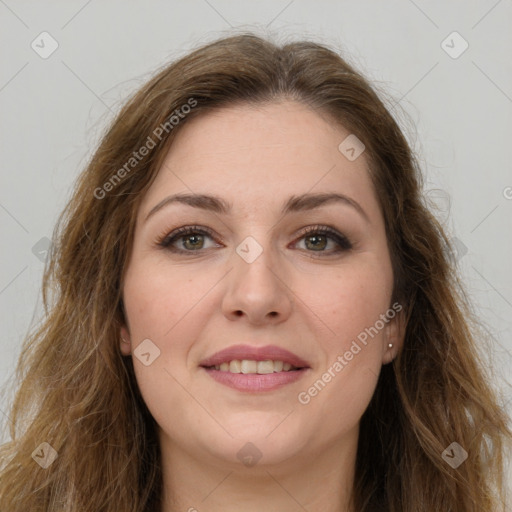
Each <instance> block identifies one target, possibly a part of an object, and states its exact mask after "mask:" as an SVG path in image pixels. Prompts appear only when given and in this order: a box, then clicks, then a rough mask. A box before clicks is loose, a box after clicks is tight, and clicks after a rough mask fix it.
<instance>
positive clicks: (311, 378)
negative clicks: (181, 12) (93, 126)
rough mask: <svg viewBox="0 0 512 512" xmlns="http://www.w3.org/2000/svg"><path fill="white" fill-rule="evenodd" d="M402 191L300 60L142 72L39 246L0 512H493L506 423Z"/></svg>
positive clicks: (450, 289)
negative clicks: (40, 271)
mask: <svg viewBox="0 0 512 512" xmlns="http://www.w3.org/2000/svg"><path fill="white" fill-rule="evenodd" d="M420 189H421V180H420V174H419V171H418V168H417V164H416V161H415V159H414V156H413V155H412V154H411V151H410V148H409V146H408V144H407V142H406V140H405V138H404V136H403V135H402V133H401V131H400V129H399V127H398V125H397V124H396V122H395V121H394V120H393V118H392V117H391V115H390V114H389V112H388V111H387V110H386V108H385V107H384V105H383V103H382V102H381V101H380V100H379V98H378V97H377V95H376V94H375V92H374V91H373V89H372V88H371V86H370V85H369V84H368V82H367V81H365V79H364V78H363V77H361V76H360V75H359V74H358V73H357V72H356V71H355V70H353V69H352V68H351V67H350V66H349V65H348V64H347V63H346V62H345V61H344V60H342V59H341V58H340V57H339V56H338V55H336V54H335V53H334V52H332V51H331V50H329V49H327V48H325V47H323V46H320V45H318V44H315V43H311V42H296V43H292V44H287V45H285V46H282V47H279V46H276V45H274V44H273V43H271V42H269V41H266V40H264V39H261V38H259V37H257V36H255V35H252V34H245V35H238V36H234V37H230V38H226V39H222V40H219V41H217V42H214V43H212V44H208V45H205V46H204V47H202V48H199V49H197V50H196V51H194V52H192V53H191V54H189V55H187V56H185V57H184V58H182V59H180V60H179V61H178V62H175V63H172V64H171V65H169V66H168V67H166V68H165V69H164V70H162V71H161V72H160V73H159V74H158V75H157V76H155V77H154V78H153V79H152V80H150V81H149V82H148V83H147V84H146V85H145V86H144V87H143V88H142V89H141V90H140V91H139V92H137V93H136V94H135V95H134V97H133V98H132V99H131V100H130V101H129V102H128V104H127V105H126V106H125V107H124V109H123V110H122V111H121V113H120V114H119V115H118V117H117V119H116V121H115V122H114V123H113V125H112V127H111V128H110V130H109V131H108V133H107V134H106V135H105V137H104V139H103V141H102V142H101V144H100V146H99V148H98V150H97V152H96V154H95V155H94V157H93V158H92V160H91V163H90V164H89V166H88V168H87V169H86V170H85V172H84V173H83V174H82V175H81V178H80V181H79V183H78V185H77V187H76V191H75V193H74V196H73V198H72V199H71V201H70V202H69V204H68V206H67V208H66V210H65V212H64V214H63V216H62V218H61V221H60V223H59V225H58V226H57V230H56V234H55V237H54V240H55V241H56V243H55V246H54V250H53V253H52V254H51V258H50V263H49V266H48V268H47V270H46V273H45V278H44V293H43V296H44V301H45V305H46V307H47V317H46V319H45V322H44V323H43V325H42V326H41V327H40V328H39V329H38V330H37V331H36V332H34V333H33V334H32V336H31V337H30V339H29V340H27V344H26V346H25V347H24V350H23V353H22V357H21V360H20V366H19V378H20V379H21V386H20V388H19V391H18V394H17V396H16V400H15V403H14V406H13V409H12V413H11V418H12V425H11V428H12V436H13V440H12V442H10V443H8V444H7V445H5V446H4V447H3V456H4V461H5V462H4V464H3V470H2V473H1V484H0V504H1V506H2V507H1V508H2V510H9V511H11V512H15V511H26V510H30V511H38V510H40V511H45V512H48V511H51V512H56V511H81V512H83V511H95V512H97V511H113V510H116V511H133V512H135V511H140V512H142V511H157V510H158V511H161V512H171V511H172V512H175V511H180V510H183V511H185V510H188V511H190V512H191V511H194V510H197V511H205V510H207V511H220V510H222V511H230V510H244V511H253V510H254V511H256V510H258V511H259V510H262V509H266V510H276V511H278V510H279V511H281V512H282V511H292V510H293V511H295V510H309V511H317V510H322V511H333V512H334V511H344V512H346V511H357V512H362V511H365V512H366V511H407V512H412V511H415V512H416V511H425V512H426V511H428V512H433V511H439V510H450V511H453V512H470V511H471V512H473V511H474V512H476V511H478V512H495V511H497V510H504V507H505V503H504V498H505V497H504V492H503V491H504V489H503V462H504V455H505V449H506V447H507V446H509V445H508V443H509V441H510V438H511V432H510V429H509V425H508V420H507V417H506V415H505V413H504V412H503V410H502V409H501V408H500V407H499V405H498V402H497V399H496V397H495V396H494V394H493V391H492V389H491V387H490V386H489V385H488V384H487V382H486V378H487V377H486V374H485V372H484V369H483V366H482V364H481V363H480V361H479V358H478V356H477V349H476V346H475V339H476V331H475V330H473V329H470V327H471V326H472V325H473V324H472V323H471V315H470V308H469V307H468V305H467V302H466V300H465V299H464V294H463V293H462V292H461V288H460V284H459V282H458V280H457V278H456V277H455V274H454V273H453V269H452V268H451V265H450V259H449V257H448V254H449V251H447V247H449V242H448V240H447V239H446V237H445V234H444V233H443V230H442V228H441V226H440V225H439V224H438V222H437V221H436V220H435V218H434V217H433V216H432V215H431V214H430V213H429V211H428V210H427V209H426V207H425V205H424V202H423V200H422V197H421V195H420ZM50 291H52V292H53V293H54V295H52V297H51V298H50V297H49V293H50ZM478 343H479V344H480V343H481V340H480V338H478Z"/></svg>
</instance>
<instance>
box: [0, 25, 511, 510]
mask: <svg viewBox="0 0 512 512" xmlns="http://www.w3.org/2000/svg"><path fill="white" fill-rule="evenodd" d="M283 99H285V100H292V101H297V102H301V103H303V104H305V105H307V106H309V107H310V108H311V109H314V111H316V112H318V113H319V114H320V115H323V116H326V118H327V119H329V120H330V121H332V122H333V123H337V124H339V125H341V126H343V127H344V128H346V129H348V130H350V132H351V133H354V134H356V135H357V137H358V138H359V139H360V140H361V141H362V142H363V143H364V144H365V146H366V152H365V155H366V158H367V159H368V163H369V172H370V175H371V179H372V182H373V185H374V187H375V190H376V191H377V195H378V198H379V201H380V206H381V209H382V213H383V216H384V220H385V227H386V233H387V239H388V244H389V248H390V255H391V260H392V266H393V272H394V289H393V299H392V300H393V301H398V302H399V303H400V304H401V305H402V306H403V308H404V315H405V319H406V329H405V341H404V345H403V348H402V350H401V351H400V353H399V354H398V356H397V358H396V359H395V360H394V361H393V363H392V364H389V365H386V366H384V367H383V369H382V372H381V374H380V377H379V381H378V383H377V388H376V391H375V394H374V396H373V398H372V401H371V403H370V405H369V407H368V408H367V410H366V411H365V413H364V415H363V417H362V419H361V425H360V437H359V446H358V452H357V460H356V473H355V483H354V489H353V504H354V509H355V510H356V511H357V512H376V511H385V512H413V511H414V512H434V511H436V512H437V511H440V510H443V511H450V512H497V511H498V510H502V509H503V510H504V508H505V484H504V463H505V449H506V447H507V446H509V443H510V440H511V437H512V434H511V430H510V424H509V418H508V417H507V415H506V414H505V412H504V409H503V408H502V407H501V406H500V404H499V398H498V396H497V393H496V391H495V390H494V389H493V387H492V386H491V385H490V384H489V382H490V378H489V375H488V370H489V367H488V365H486V364H485V363H484V361H483V358H482V352H479V350H480V351H481V350H482V345H481V343H482V342H483V341H484V334H483V332H480V330H479V329H478V325H479V324H478V323H477V321H476V320H475V314H474V312H473V310H472V307H471V305H470V302H469V300H468V299H467V296H466V295H465V292H464V291H463V287H462V285H461V282H460V279H459V278H458V277H457V272H456V268H455V265H454V262H453V261H452V259H451V258H450V251H449V250H447V248H448V249H449V248H450V242H449V239H448V238H447V235H446V234H445V232H444V231H443V227H442V225H441V224H440V223H439V222H438V221H437V219H436V218H435V216H434V215H433V214H432V213H431V208H429V207H428V205H427V203H426V200H425V198H424V197H423V196H422V176H421V172H420V169H419V164H418V162H417V159H416V157H415V155H414V154H413V153H412V151H411V148H410V146H409V144H408V142H407V140H406V138H405V136H404V134H403V133H402V131H401V129H400V128H399V125H398V123H397V121H396V120H395V119H394V118H393V116H392V115H391V113H390V111H389V110H388V108H386V107H385V105H384V101H383V100H382V99H380V97H379V95H378V94H377V92H376V88H374V87H373V86H371V85H370V83H369V82H368V81H367V80H366V79H365V78H364V77H363V76H361V74H360V73H358V72H357V71H356V70H354V69H353V67H352V66H351V65H349V64H348V63H347V62H346V61H345V60H344V59H343V58H342V57H341V56H340V55H339V54H338V53H337V52H336V51H334V50H332V49H330V48H328V47H327V46H325V45H323V44H319V43H315V42H309V41H298V42H289V43H287V44H283V45H278V44H276V43H274V42H271V41H270V40H268V39H265V38H262V37H259V36H257V35H255V34H252V33H243V34H237V35H232V36H230V37H225V38H222V39H220V40H217V41H215V42H213V43H209V44H205V45H203V46H201V47H199V48H197V49H195V50H194V51H192V52H190V53H188V54H187V55H185V56H184V57H182V58H180V59H178V60H176V61H175V62H173V63H171V64H169V65H167V66H165V68H163V69H162V70H159V71H158V73H157V74H156V75H155V76H154V77H153V78H151V79H150V80H149V81H148V82H147V83H146V84H145V85H143V87H142V88H140V90H138V91H137V92H136V93H135V94H134V95H133V96H132V97H131V98H130V99H129V100H128V101H127V103H126V104H125V106H124V107H123V108H122V109H121V110H120V112H119V114H118V115H117V117H116V119H115V120H114V122H113V123H112V124H111V126H110V127H109V128H108V130H107V131H106V133H105V134H104V136H103V138H102V140H101V142H100V144H99V146H98V148H97V150H96V152H95V154H94V155H93V157H92V159H91V160H90V163H89V164H88V165H87V166H86V168H85V170H84V171H83V172H82V173H81V174H80V176H79V178H78V181H77V183H76V186H75V188H74V191H73V195H72V197H71V199H70V201H69V202H68V204H67V206H66V208H65V210H64V211H63V212H62V214H61V216H60V217H59V220H58V222H57V225H56V227H55V231H54V236H53V242H54V243H53V247H52V250H51V251H50V253H49V256H48V260H47V265H46V267H45V272H44V277H43V290H42V296H43V303H44V308H45V315H44V318H43V320H42V321H41V322H40V324H39V325H38V326H36V327H34V328H33V329H31V331H30V332H29V334H28V335H27V337H26V339H25V341H24V344H23V347H22V353H21V356H20V360H19V363H18V367H17V372H16V379H17V382H18V383H19V385H18V389H17V392H16V396H15V397H14V400H13V402H12V406H11V409H10V411H9V412H10V422H9V425H10V437H11V439H10V441H9V442H7V443H5V444H4V445H3V446H2V448H1V456H2V467H1V469H0V508H1V510H5V511H7V510H8V511H9V512H26V511H28V510H30V512H64V511H66V512H112V511H114V510H116V511H119V512H149V511H154V510H158V507H159V504H160V497H161V492H162V477H161V460H160V452H159V445H158V440H157V435H156V424H155V422H154V420H153V418H152V417H151V415H150V413H149V411H148V409H147V408H146V406H145V404H144V401H143V400H142V398H141V395H140V393H139V391H138V387H137V383H136V380H135V375H134V370H133V366H132V359H131V358H130V357H123V356H122V355H121V353H120V349H119V342H118V340H119V330H120V327H121V325H122V324H123V323H124V312H123V304H122V297H121V286H120V284H121V282H122V278H123V273H124V271H125V269H126V265H127V262H128V260H129V257H130V251H131V246H132V242H133V235H134V227H135V215H136V213H137V210H138V206H139V204H140V201H141V198H142V197H143V195H144V193H145V192H146V191H147V190H148V188H149V186H150V185H151V183H152V182H153V180H154V178H155V176H156V173H157V172H158V170H159V168H160V166H161V163H162V161H163V159H164V158H165V156H166V154H167V152H168V150H169V147H170V145H171V144H172V141H173V139H174V135H175V134H176V133H177V132H178V131H179V130H180V129H181V128H182V127H183V126H184V125H185V124H186V123H187V122H189V120H190V119H192V118H195V117H196V116H198V115H201V114H202V113H205V112H207V111H211V110H212V109H218V108H222V107H223V106H229V105H233V104H251V105H255V104H262V103H267V104H268V103H272V102H277V101H281V100H283ZM194 101H195V102H196V104H195V105H194V106H193V108H189V109H185V108H184V107H183V106H184V105H187V104H188V105H191V104H192V102H194ZM183 112H186V113H187V115H179V114H180V113H183ZM173 115H174V116H175V117H176V116H177V115H178V117H179V122H178V123H174V122H171V121H170V119H171V117H172V116H173ZM159 127H160V131H157V129H158V128H159ZM160 132H161V133H160ZM156 133H159V135H160V137H157V136H156ZM148 137H151V139H152V140H153V142H155V147H153V148H151V149H150V150H149V151H148V153H147V154H146V155H145V156H144V157H143V158H140V160H139V159H137V162H136V163H134V162H133V161H132V160H130V159H133V158H134V153H137V152H138V151H139V150H140V148H141V147H142V146H144V145H146V146H148V140H149V139H148ZM157 139H158V140H157ZM137 154H139V153H137ZM127 162H131V163H130V164H129V165H127ZM132 164H133V165H132ZM121 169H124V172H122V171H121ZM114 176H117V178H114ZM107 183H109V185H107ZM477 341H478V345H477ZM452 442H457V443H459V445H460V446H462V447H463V448H464V449H465V450H466V452H467V453H468V458H467V460H465V461H464V463H463V464H461V465H460V466H459V467H457V468H456V469H454V468H452V467H451V466H450V465H449V464H447V463H446V462H445V460H443V457H442V456H441V454H442V452H443V450H445V448H446V447H448V446H449V445H450V444H451V443H452ZM41 443H48V444H49V445H51V447H53V449H55V451H56V452H57V454H58V456H57V458H56V459H55V461H54V462H53V463H52V464H51V465H50V466H48V467H47V468H45V469H44V468H42V467H41V466H40V465H39V464H37V463H36V462H35V457H32V454H33V453H34V450H36V453H37V450H38V449H39V450H41V448H38V447H40V445H41Z"/></svg>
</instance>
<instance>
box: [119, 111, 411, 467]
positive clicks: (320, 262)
mask: <svg viewBox="0 0 512 512" xmlns="http://www.w3.org/2000/svg"><path fill="white" fill-rule="evenodd" d="M349 135H350V132H348V131H346V130H344V129H342V128H340V127H339V126H336V125H334V124H333V123H330V122H328V121H327V120H326V119H324V118H322V117H320V116H319V115H318V114H316V113H315V112H314V111H312V110H310V109H308V108H307V107H305V106H303V105H301V104H298V103H295V102H288V101H286V102H285V101H283V102H281V103H273V104H267V105H261V106H259V107H257V108H255V107H250V106H238V107H229V108H225V109H222V110H217V111H214V112H212V113H209V114H205V115H203V116H200V117H197V118H195V119H194V120H192V121H190V122H189V123H187V124H186V125H185V126H184V127H183V128H182V129H181V131H179V132H178V134H177V137H176V139H175V141H174V143H173V145H172V148H171V150H170V152H169V153H168V155H167V157H166V160H165V162H164V164H163V166H162V168H161V169H160V171H159V174H158V176H157V177H156V180H155V182H154V183H153V184H152V186H151V188H150V189H149V191H148V193H147V194H146V195H145V197H144V198H143V201H142V203H141V206H140V209H139V212H138V219H137V225H136V231H135V237H134V245H133V252H132V256H131V259H130V261H129V265H128V267H127V269H126V274H125V279H124V282H123V299H124V305H125V311H126V319H127V325H126V326H125V327H123V328H122V330H121V335H122V337H123V338H124V340H125V342H121V344H120V345H121V349H122V351H123V354H125V355H129V354H132V357H133V364H134V367H135V373H136V378H137V382H138V385H139V388H140V390H141V393H142V396H143V398H144V400H145V402H146V404H147V406H148V408H149V410H150V411H151V413H152V415H153V417H154V418H155V420H156V422H157V423H158V425H159V427H160V436H161V441H162V443H163V445H164V446H166V447H167V448H168V449H175V450H180V451H181V452H182V453H183V452H187V453H188V454H189V455H190V456H194V457H196V458H199V457H201V460H207V459H208V460H211V461H219V460H224V461H225V462H226V463H228V462H235V463H237V464H240V463H244V464H246V465H250V464H254V463H255V462H258V463H260V464H265V463H268V464H275V463H278V462H284V461H290V460H291V461H294V463H296V462H299V461H308V460H311V457H312V456H314V455H315V454H318V453H321V452H322V451H323V452H326V451H328V450H331V449H332V448H335V447H336V445H339V446H342V445H343V444H344V443H345V444H350V445H351V446H355V441H356V440H357V433H358V424H359V421H360V418H361V416H362V414H363V412H364V411H365V409H366V407H367V405H368V403H369V401H370V399H371V397H372V394H373V392H374V390H375V386H376V382H377V378H378V375H379V371H380V369H381V366H382V364H385V363H388V362H389V361H390V360H391V359H392V358H393V357H394V355H395V354H396V351H397V349H398V348H399V344H400V341H401V340H400V332H401V331H400V330H399V329H398V326H399V323H398V321H397V319H398V318H399V315H397V314H396V312H397V311H398V310H399V309H400V306H399V305H398V306H397V305H396V304H395V307H393V306H392V304H391V302H390V301H391V294H392V283H393V274H392V268H391V262H390V256H389V252H388V247H387V241H386V235H385V228H384V221H383V217H382V214H381V212H380V209H379V204H378V199H377V197H376V193H375V191H374V189H373V186H372V183H371V181H370V177H369V174H368V170H367V160H366V158H365V153H364V152H363V153H362V154H361V155H359V156H357V154H358V152H359V151H360V150H361V147H359V146H357V145H354V140H353V136H352V137H351V138H349V139H348V140H347V141H345V139H346V138H347V137H348V136H349ZM344 141H345V142H344ZM356 142H357V141H356ZM341 143H343V144H341ZM340 144H341V149H339V146H340ZM351 148H354V150H353V151H352V150H351ZM355 157H357V158H355ZM334 194H337V195H338V199H335V198H333V197H334V196H331V195H334ZM176 196H178V198H179V197H180V196H181V197H182V199H181V200H178V199H176ZM173 197H174V199H173ZM329 198H330V199H329ZM180 228H190V231H188V232H183V231H182V232H176V230H178V229H180ZM393 317H394V319H392V320H388V319H389V318H393ZM384 320H387V321H384ZM389 343H393V347H392V348H389V347H388V344H389ZM219 353H220V354H219ZM216 354H219V355H218V357H217V356H216ZM272 361H273V362H272ZM294 368H297V369H294ZM286 370H287V371H286ZM247 443H252V444H247ZM333 453H334V451H333Z"/></svg>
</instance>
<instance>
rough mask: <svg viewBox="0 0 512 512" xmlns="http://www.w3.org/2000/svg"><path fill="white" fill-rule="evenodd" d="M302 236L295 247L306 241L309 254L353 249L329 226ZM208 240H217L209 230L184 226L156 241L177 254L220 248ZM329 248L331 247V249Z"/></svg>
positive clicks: (307, 231) (305, 232) (309, 230)
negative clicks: (207, 243)
mask: <svg viewBox="0 0 512 512" xmlns="http://www.w3.org/2000/svg"><path fill="white" fill-rule="evenodd" d="M301 235H302V236H301V237H300V238H299V239H298V240H297V241H296V242H294V243H293V245H297V244H298V243H299V242H300V241H302V240H304V242H305V249H302V250H305V251H307V252H316V253H325V254H337V253H340V252H343V251H348V250H350V249H352V243H351V242H350V241H349V239H348V238H347V237H345V236H344V235H342V234H341V233H339V232H338V231H336V230H335V229H333V228H331V227H329V226H309V227H307V228H305V229H304V230H303V231H302V233H301ZM206 239H210V240H214V239H215V236H214V234H213V232H212V231H211V230H210V229H209V228H206V227H202V226H184V227H181V228H178V229H175V230H174V231H172V232H171V233H169V234H166V235H163V236H162V237H160V238H159V239H158V240H157V241H156V244H157V245H158V246H159V247H163V248H164V249H167V250H169V251H172V252H175V253H185V252H188V253H191V252H199V251H202V250H205V249H209V248H211V247H220V245H219V244H213V245H211V246H210V247H205V240H206ZM329 246H331V248H330V249H329ZM332 246H334V248H333V247H332Z"/></svg>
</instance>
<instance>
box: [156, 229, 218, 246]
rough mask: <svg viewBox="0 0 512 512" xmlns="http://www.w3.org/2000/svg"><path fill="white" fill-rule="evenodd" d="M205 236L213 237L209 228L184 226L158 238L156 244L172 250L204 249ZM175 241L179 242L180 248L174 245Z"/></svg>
mask: <svg viewBox="0 0 512 512" xmlns="http://www.w3.org/2000/svg"><path fill="white" fill-rule="evenodd" d="M205 237H206V238H210V239H213V233H212V231H211V230H210V229H208V228H204V227H200V226H185V227H182V228H179V229H176V230H174V231H173V232H172V233H169V234H168V235H166V236H164V237H163V238H161V239H160V240H158V241H157V245H159V246H160V247H164V248H165V249H168V250H170V251H173V252H194V251H199V250H201V249H205V247H204V244H205ZM176 242H181V243H180V244H179V245H181V248H180V247H175V244H176ZM206 248H207V247H206Z"/></svg>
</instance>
